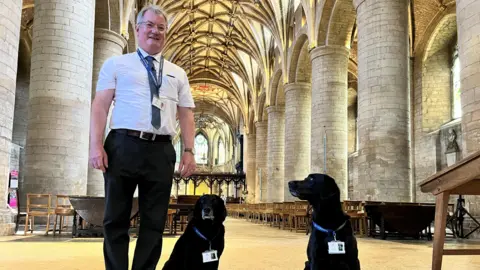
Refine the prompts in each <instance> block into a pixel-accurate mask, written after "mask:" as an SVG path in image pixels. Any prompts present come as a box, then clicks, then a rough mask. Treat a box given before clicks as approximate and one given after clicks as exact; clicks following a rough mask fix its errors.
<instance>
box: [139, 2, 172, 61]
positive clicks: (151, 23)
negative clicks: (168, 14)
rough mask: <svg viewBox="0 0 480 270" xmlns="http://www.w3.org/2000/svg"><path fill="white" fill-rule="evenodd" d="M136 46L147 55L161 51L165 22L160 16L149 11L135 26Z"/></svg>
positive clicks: (165, 27)
mask: <svg viewBox="0 0 480 270" xmlns="http://www.w3.org/2000/svg"><path fill="white" fill-rule="evenodd" d="M136 30H137V38H138V45H139V46H140V47H141V48H142V49H144V50H145V51H147V52H148V53H149V54H157V53H159V52H160V51H162V49H163V46H164V44H165V36H166V34H167V22H166V20H165V18H164V17H163V16H162V15H157V14H155V12H153V11H151V10H149V11H147V12H145V14H144V15H143V20H142V21H141V22H140V23H139V24H138V25H137V29H136Z"/></svg>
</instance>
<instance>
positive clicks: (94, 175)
mask: <svg viewBox="0 0 480 270" xmlns="http://www.w3.org/2000/svg"><path fill="white" fill-rule="evenodd" d="M126 45H127V40H125V38H124V37H122V36H121V35H119V34H117V33H115V32H114V31H111V30H108V29H103V28H95V40H94V51H93V74H92V101H93V98H94V97H95V92H96V87H97V80H98V73H99V72H100V69H101V68H102V66H103V63H104V62H105V60H107V59H108V58H110V57H112V56H116V55H122V53H123V48H125V46H126ZM112 108H113V105H112V106H111V107H110V112H109V114H108V119H107V125H106V128H105V137H106V134H108V131H109V130H110V128H109V123H110V116H111V111H112ZM87 164H88V163H87ZM87 195H91V196H104V195H105V192H104V180H103V173H102V171H100V170H97V169H93V168H91V167H90V166H88V183H87Z"/></svg>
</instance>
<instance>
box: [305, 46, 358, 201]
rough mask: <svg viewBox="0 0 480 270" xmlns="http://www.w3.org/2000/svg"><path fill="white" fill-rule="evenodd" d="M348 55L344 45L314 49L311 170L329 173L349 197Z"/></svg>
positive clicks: (311, 54)
mask: <svg viewBox="0 0 480 270" xmlns="http://www.w3.org/2000/svg"><path fill="white" fill-rule="evenodd" d="M348 56H349V50H348V49H347V48H346V47H343V46H322V47H317V48H315V49H313V50H312V51H311V52H310V58H311V60H312V105H311V106H312V128H311V136H310V138H311V145H312V147H311V159H312V160H311V166H310V168H311V172H312V173H323V172H324V167H325V161H324V157H325V143H324V138H325V131H326V136H327V140H326V141H327V142H326V151H327V153H326V159H327V161H326V169H327V171H326V173H327V174H328V175H330V176H331V177H333V179H335V181H336V182H337V184H338V187H339V188H340V193H341V195H340V198H341V199H342V200H344V199H346V198H347V197H348V172H347V171H348V121H347V98H348V69H347V68H348Z"/></svg>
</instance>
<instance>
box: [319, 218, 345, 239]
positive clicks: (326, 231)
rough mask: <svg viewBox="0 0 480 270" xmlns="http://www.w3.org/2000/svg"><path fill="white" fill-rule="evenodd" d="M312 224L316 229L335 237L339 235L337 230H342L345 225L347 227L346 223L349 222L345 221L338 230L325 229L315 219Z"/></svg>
mask: <svg viewBox="0 0 480 270" xmlns="http://www.w3.org/2000/svg"><path fill="white" fill-rule="evenodd" d="M312 224H313V227H314V228H315V229H317V230H318V231H321V232H324V233H326V234H328V235H332V236H333V237H334V238H335V236H336V235H337V233H336V232H337V231H339V230H341V229H342V228H343V227H345V224H347V222H346V221H345V222H344V223H343V224H342V225H340V227H338V228H337V229H336V230H330V229H324V228H322V226H320V225H318V224H317V223H315V221H312Z"/></svg>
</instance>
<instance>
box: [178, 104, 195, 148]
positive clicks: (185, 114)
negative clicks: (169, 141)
mask: <svg viewBox="0 0 480 270" xmlns="http://www.w3.org/2000/svg"><path fill="white" fill-rule="evenodd" d="M178 120H179V122H180V130H181V135H182V139H183V145H184V146H185V148H193V140H194V137H195V120H194V118H193V109H192V108H189V107H180V106H179V107H178Z"/></svg>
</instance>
